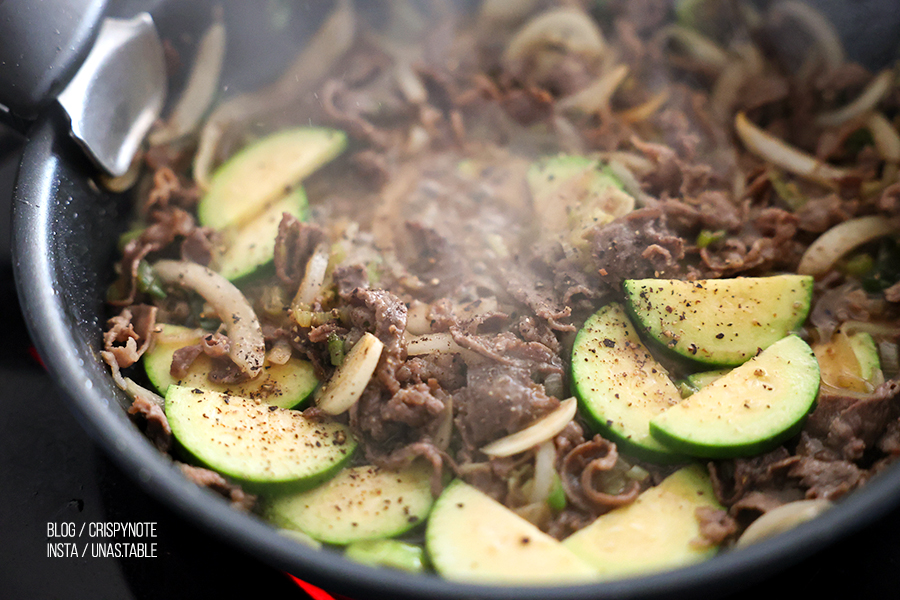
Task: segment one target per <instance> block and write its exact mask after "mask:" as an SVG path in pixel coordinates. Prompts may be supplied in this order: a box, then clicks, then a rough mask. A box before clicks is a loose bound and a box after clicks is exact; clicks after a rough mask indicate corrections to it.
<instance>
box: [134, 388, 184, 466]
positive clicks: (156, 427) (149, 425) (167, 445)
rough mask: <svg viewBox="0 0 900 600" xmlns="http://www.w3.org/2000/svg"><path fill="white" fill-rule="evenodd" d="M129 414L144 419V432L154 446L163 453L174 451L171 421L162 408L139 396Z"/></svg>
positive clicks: (135, 398)
mask: <svg viewBox="0 0 900 600" xmlns="http://www.w3.org/2000/svg"><path fill="white" fill-rule="evenodd" d="M128 414H129V415H133V416H138V415H140V417H141V418H142V419H143V422H144V426H143V431H144V435H146V436H147V437H148V438H149V439H150V441H151V442H153V445H154V446H156V447H157V448H158V449H159V450H160V451H161V452H168V451H169V450H171V449H172V441H173V437H172V428H171V427H169V420H168V419H166V413H165V412H164V411H163V409H162V407H161V406H160V405H159V404H157V403H156V402H154V401H153V400H150V399H148V398H145V397H143V396H140V395H137V396H135V397H134V401H133V402H132V403H131V406H130V407H129V408H128Z"/></svg>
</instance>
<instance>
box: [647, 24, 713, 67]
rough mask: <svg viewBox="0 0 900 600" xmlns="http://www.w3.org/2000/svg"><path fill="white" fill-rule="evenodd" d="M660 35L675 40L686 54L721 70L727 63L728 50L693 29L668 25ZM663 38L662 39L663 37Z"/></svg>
mask: <svg viewBox="0 0 900 600" xmlns="http://www.w3.org/2000/svg"><path fill="white" fill-rule="evenodd" d="M662 35H663V36H665V38H668V39H669V40H671V41H673V42H676V43H677V44H678V46H679V48H683V49H684V50H685V51H686V52H687V54H688V55H690V56H691V57H692V58H695V59H697V60H699V61H700V62H702V63H704V64H707V65H709V66H711V67H714V68H715V69H717V70H719V71H721V70H722V69H724V68H725V65H726V64H728V52H727V51H726V50H725V49H723V48H722V47H721V46H719V45H718V44H717V43H716V42H714V41H713V40H711V39H709V38H708V37H706V36H705V35H703V34H701V33H698V32H697V31H695V30H693V29H689V28H687V27H682V26H681V25H670V26H669V27H666V28H665V29H664V30H663V31H662ZM665 38H664V39H665Z"/></svg>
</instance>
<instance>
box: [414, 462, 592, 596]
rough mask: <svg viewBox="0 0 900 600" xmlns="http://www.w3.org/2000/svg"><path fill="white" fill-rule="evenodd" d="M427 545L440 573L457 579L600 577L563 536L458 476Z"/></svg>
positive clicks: (518, 581)
mask: <svg viewBox="0 0 900 600" xmlns="http://www.w3.org/2000/svg"><path fill="white" fill-rule="evenodd" d="M425 547H426V550H427V551H428V555H429V558H430V559H431V564H432V565H433V566H434V568H435V569H436V570H437V572H438V573H440V574H441V575H442V576H444V577H445V578H447V579H451V580H455V581H467V582H470V583H492V584H504V585H552V584H574V583H584V582H588V581H592V580H594V579H596V578H597V573H596V571H595V570H594V569H593V568H592V567H591V566H590V565H588V564H587V563H586V562H585V561H583V560H582V559H581V558H579V557H577V556H576V555H575V554H574V553H573V552H571V551H570V550H569V549H568V548H566V547H565V546H563V545H562V544H561V543H560V542H559V541H557V540H555V539H554V538H552V537H550V536H549V535H547V534H546V533H544V532H542V531H541V530H540V529H538V528H537V527H535V526H534V525H532V524H531V523H529V522H528V521H526V520H525V519H523V518H522V517H520V516H519V515H517V514H516V513H514V512H512V511H511V510H509V509H508V508H506V507H505V506H503V505H502V504H500V503H499V502H497V501H496V500H494V499H493V498H491V497H490V496H488V495H486V494H484V493H482V492H481V491H479V490H478V489H476V488H474V487H472V486H471V485H469V484H467V483H465V482H463V481H462V480H459V479H457V480H455V481H453V482H451V483H450V485H448V486H447V488H446V489H445V490H444V492H443V493H442V494H441V496H440V498H438V500H437V502H435V505H434V508H433V509H432V511H431V516H430V517H429V519H428V527H427V529H426V532H425Z"/></svg>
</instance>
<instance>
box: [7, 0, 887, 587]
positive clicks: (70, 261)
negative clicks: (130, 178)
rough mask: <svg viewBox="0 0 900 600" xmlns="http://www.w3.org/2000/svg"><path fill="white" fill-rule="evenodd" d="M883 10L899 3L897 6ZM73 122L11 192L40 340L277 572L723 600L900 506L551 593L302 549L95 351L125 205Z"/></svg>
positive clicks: (137, 445) (178, 495)
mask: <svg viewBox="0 0 900 600" xmlns="http://www.w3.org/2000/svg"><path fill="white" fill-rule="evenodd" d="M310 4H311V5H315V4H317V3H315V2H312V1H310ZM848 4H850V3H848ZM882 5H883V6H884V7H890V8H893V0H888V1H887V2H884V3H882ZM313 12H315V11H313ZM169 14H171V13H169ZM886 14H888V13H886ZM173 20H174V21H178V19H173ZM159 21H160V23H162V22H164V21H165V19H164V18H160V19H159ZM0 26H2V24H0ZM163 34H164V35H166V32H165V31H164V32H163ZM0 39H2V35H0ZM894 39H895V40H896V39H897V38H896V37H895V38H894ZM67 125H68V124H67V123H66V121H65V119H64V118H62V116H61V115H60V114H58V113H57V112H56V111H53V110H49V111H46V110H45V111H44V112H43V113H41V116H40V117H39V118H38V119H37V120H36V121H35V122H33V123H32V124H31V125H30V126H29V128H28V132H29V136H28V137H29V141H28V144H27V147H26V149H25V152H24V155H23V158H22V161H21V165H20V170H19V176H18V182H17V186H16V191H15V197H14V206H13V209H14V211H13V212H14V220H13V246H14V247H13V251H14V263H15V274H16V282H17V286H18V290H19V294H20V299H21V306H22V308H23V310H24V312H25V317H26V320H27V322H28V325H29V328H30V331H31V334H32V337H33V340H34V342H35V344H36V346H37V348H38V350H39V352H40V354H41V356H42V358H43V360H44V362H45V364H46V366H47V368H48V370H49V371H50V373H51V375H52V376H53V378H54V379H55V380H56V382H57V383H58V384H59V386H60V388H61V389H62V391H63V392H64V394H65V396H66V397H67V398H68V399H69V401H70V406H71V408H72V411H73V413H74V415H75V417H76V418H77V419H78V420H79V421H80V423H81V424H82V425H83V426H84V428H85V429H86V430H87V431H88V432H89V433H90V435H91V436H92V437H93V438H94V439H95V440H96V441H97V442H98V443H99V444H100V445H101V446H102V447H103V448H104V449H105V450H106V451H107V452H108V453H109V455H110V456H111V457H112V458H113V459H114V460H115V461H116V462H117V463H118V465H119V466H120V467H121V468H122V469H123V470H124V471H126V472H127V473H129V474H131V475H132V476H133V477H134V479H135V480H136V481H137V482H138V483H139V484H140V485H141V486H142V487H143V488H144V489H145V490H146V491H147V493H149V494H152V495H154V496H156V497H157V498H158V499H160V500H162V501H163V502H165V503H166V504H168V505H169V506H171V507H173V508H174V509H175V510H176V511H177V512H179V513H180V514H182V515H183V516H185V517H187V518H188V519H190V520H192V521H194V522H196V523H198V524H199V525H201V526H202V527H204V528H205V529H207V530H208V531H209V532H210V534H211V535H213V536H217V537H219V538H221V539H222V540H223V541H225V542H227V543H229V544H233V545H236V546H239V547H241V548H243V549H244V550H246V551H248V552H251V553H253V554H255V555H256V556H259V557H260V558H261V559H262V560H264V561H266V562H268V563H270V564H271V565H273V566H274V567H276V568H279V569H283V570H285V571H288V572H290V573H293V574H295V575H297V576H299V577H301V578H304V579H306V580H308V581H310V582H312V583H314V584H316V585H319V586H322V587H325V588H327V589H330V590H333V591H335V592H338V593H342V594H347V595H350V596H356V597H359V598H367V597H375V596H381V595H384V596H387V597H393V598H423V597H427V598H435V599H443V598H498V599H499V598H516V599H523V600H526V599H534V600H537V599H542V600H543V599H547V598H558V599H575V598H653V597H656V598H659V597H663V596H664V597H666V598H673V597H685V598H694V597H698V595H699V594H703V595H704V596H714V595H718V594H723V593H727V592H728V591H733V590H735V589H736V588H737V586H739V585H740V586H744V585H746V584H747V583H749V582H752V581H754V580H758V579H760V578H762V577H766V576H771V575H772V574H773V573H775V572H777V571H778V570H781V569H784V568H787V567H788V566H790V565H791V564H793V563H795V562H797V561H799V560H801V559H802V558H804V557H806V556H808V555H810V554H811V553H812V552H814V551H815V550H817V549H820V548H822V547H825V546H827V545H830V544H833V543H835V542H836V541H837V540H839V539H840V538H841V537H843V536H846V535H847V534H848V533H850V532H851V531H854V530H857V529H859V528H862V527H863V526H865V525H867V524H870V523H872V522H874V521H876V520H877V519H879V518H881V517H883V516H885V515H886V514H887V512H888V511H890V510H891V509H892V508H894V507H895V506H896V505H897V504H898V501H900V465H896V466H895V467H893V468H891V469H889V470H887V471H886V472H885V473H883V474H882V475H879V476H878V477H876V478H875V479H874V480H872V481H871V482H869V483H868V484H867V485H866V486H865V487H864V488H863V489H861V490H860V491H857V492H855V493H853V494H851V495H849V496H848V497H847V498H846V499H845V500H843V501H841V502H840V503H839V504H838V505H837V506H836V507H835V508H834V509H832V510H830V511H828V512H827V513H826V514H824V515H823V516H821V517H819V518H818V519H816V520H814V521H812V522H809V523H806V524H803V525H801V526H799V527H797V528H796V529H795V530H793V531H791V532H789V533H788V534H784V535H781V536H778V537H775V538H773V539H771V540H768V541H765V542H763V543H760V544H757V545H754V546H751V547H749V548H747V549H745V550H741V551H740V552H733V553H729V554H724V555H722V556H720V557H717V558H715V559H713V560H710V561H708V562H705V563H702V564H699V565H696V566H692V567H689V568H685V569H681V570H678V571H673V572H668V573H663V574H659V575H654V576H649V577H643V578H638V579H633V580H625V581H620V582H613V583H606V584H595V585H588V586H565V587H554V588H550V589H548V588H501V587H485V586H471V585H462V584H455V583H451V582H448V581H444V580H442V579H439V578H437V577H434V576H413V575H408V574H405V573H398V572H392V571H387V570H381V569H373V568H369V567H365V566H362V565H358V564H355V563H352V562H350V561H347V560H345V559H343V558H342V557H341V556H340V555H338V554H336V553H333V552H330V551H315V550H312V549H310V548H307V547H304V546H302V545H299V544H297V543H295V542H293V541H292V540H290V539H288V538H286V537H283V536H281V535H279V534H277V533H276V531H275V530H274V529H273V528H272V527H270V526H269V525H267V524H266V523H264V522H263V521H261V520H259V519H257V518H255V517H253V516H248V515H244V514H240V513H237V512H235V511H234V510H232V509H231V508H230V507H229V505H228V504H227V502H225V501H224V500H223V499H222V498H220V497H219V496H217V495H215V494H213V493H212V492H208V491H206V490H204V489H200V488H198V487H197V486H196V485H194V484H193V483H190V482H189V481H187V480H186V479H185V478H184V477H183V476H182V475H181V473H180V471H179V470H178V469H177V468H176V467H174V466H173V464H172V463H171V461H170V460H169V459H168V457H166V456H163V455H161V454H160V453H159V452H158V451H157V450H156V449H155V448H154V447H153V446H152V445H151V443H150V442H149V441H148V440H147V439H146V438H144V437H143V435H142V434H141V433H140V432H139V431H138V430H137V428H136V427H135V426H134V424H133V423H132V422H131V420H130V419H129V417H128V416H127V414H126V413H125V408H126V407H127V406H129V405H130V400H129V399H128V398H127V397H126V396H125V394H124V393H123V392H122V391H121V390H119V389H118V388H117V387H116V386H115V385H114V384H113V382H112V379H111V378H110V376H109V373H108V369H107V367H106V365H105V364H104V363H103V362H102V361H101V360H100V359H99V357H98V351H99V349H100V346H101V331H102V328H103V324H104V321H105V315H104V308H103V297H104V294H105V290H106V287H107V284H108V283H109V280H110V274H111V273H112V271H111V265H112V263H113V260H114V258H115V256H114V255H115V251H116V250H115V242H116V239H117V234H118V233H120V232H121V231H123V230H124V228H125V222H124V217H125V216H126V215H127V211H128V205H127V202H128V200H127V198H123V197H120V196H116V195H113V194H110V193H106V192H102V191H100V189H99V188H98V187H97V186H96V185H95V184H94V183H93V181H92V177H94V176H95V175H96V170H95V168H94V167H93V166H92V165H91V164H90V163H89V162H88V160H87V159H86V158H85V157H84V155H83V153H82V152H81V150H80V148H79V147H77V146H76V145H75V144H74V142H72V141H71V140H70V138H69V135H68V128H67Z"/></svg>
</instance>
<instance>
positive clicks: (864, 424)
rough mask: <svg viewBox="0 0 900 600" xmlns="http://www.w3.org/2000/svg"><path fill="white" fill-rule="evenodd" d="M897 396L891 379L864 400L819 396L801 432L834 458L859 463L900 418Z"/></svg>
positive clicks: (898, 390) (895, 383)
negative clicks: (893, 422) (818, 442)
mask: <svg viewBox="0 0 900 600" xmlns="http://www.w3.org/2000/svg"><path fill="white" fill-rule="evenodd" d="M898 393H900V381H897V380H891V381H887V382H885V383H884V384H882V385H881V386H879V387H878V388H877V389H876V390H875V391H874V392H873V393H872V394H870V395H869V396H866V397H863V398H859V397H850V396H831V395H827V394H822V395H820V396H819V400H818V404H817V406H816V408H815V410H814V411H813V412H812V414H811V415H810V416H809V419H808V421H807V423H806V426H805V428H804V432H805V433H806V434H807V435H808V436H809V437H811V438H814V439H817V440H819V441H820V442H821V444H822V446H823V448H822V449H823V450H825V451H831V453H832V456H833V457H834V458H835V459H843V460H847V461H859V460H861V459H862V458H863V455H864V454H865V452H866V451H867V450H868V449H869V448H872V447H873V446H874V445H875V443H876V442H877V441H878V440H879V439H880V438H881V437H882V436H883V435H884V433H885V430H886V428H887V425H888V424H889V423H890V422H892V421H894V420H895V419H897V417H898V416H900V404H898V400H897V395H898ZM823 454H824V452H820V453H819V456H822V455H823Z"/></svg>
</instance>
